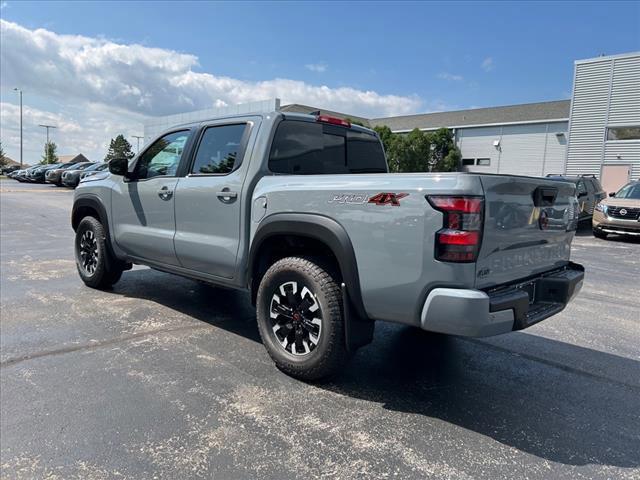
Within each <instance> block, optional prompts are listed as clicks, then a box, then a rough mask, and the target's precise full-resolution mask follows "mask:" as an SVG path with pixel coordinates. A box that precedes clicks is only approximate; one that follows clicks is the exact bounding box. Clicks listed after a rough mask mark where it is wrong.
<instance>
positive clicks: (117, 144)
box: [104, 134, 134, 162]
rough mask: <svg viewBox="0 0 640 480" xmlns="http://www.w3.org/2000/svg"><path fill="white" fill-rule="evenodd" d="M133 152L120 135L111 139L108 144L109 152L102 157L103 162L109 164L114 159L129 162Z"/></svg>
mask: <svg viewBox="0 0 640 480" xmlns="http://www.w3.org/2000/svg"><path fill="white" fill-rule="evenodd" d="M133 155H134V153H133V150H131V144H130V143H129V142H128V141H127V139H126V138H124V135H122V134H120V135H118V136H117V137H116V138H112V139H111V143H109V151H108V152H107V155H106V156H105V157H104V161H105V162H109V161H110V160H113V159H114V158H126V159H127V160H131V159H132V158H133Z"/></svg>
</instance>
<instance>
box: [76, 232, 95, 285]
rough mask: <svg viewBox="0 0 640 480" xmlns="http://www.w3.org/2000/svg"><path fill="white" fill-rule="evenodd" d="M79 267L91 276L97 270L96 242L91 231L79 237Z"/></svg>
mask: <svg viewBox="0 0 640 480" xmlns="http://www.w3.org/2000/svg"><path fill="white" fill-rule="evenodd" d="M79 250H80V251H79V252H78V253H79V254H80V266H81V267H82V269H83V270H84V272H85V273H86V274H87V275H89V276H91V275H93V274H94V273H95V271H96V269H97V268H98V260H99V258H98V242H97V240H96V236H95V234H94V233H93V231H92V230H86V231H85V232H84V233H83V234H82V237H80V246H79Z"/></svg>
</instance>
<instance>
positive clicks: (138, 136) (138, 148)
mask: <svg viewBox="0 0 640 480" xmlns="http://www.w3.org/2000/svg"><path fill="white" fill-rule="evenodd" d="M131 136H132V137H133V138H135V139H136V140H138V147H137V148H136V153H138V152H139V151H140V139H141V138H144V137H142V136H140V135H131Z"/></svg>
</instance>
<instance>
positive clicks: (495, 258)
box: [476, 175, 577, 288]
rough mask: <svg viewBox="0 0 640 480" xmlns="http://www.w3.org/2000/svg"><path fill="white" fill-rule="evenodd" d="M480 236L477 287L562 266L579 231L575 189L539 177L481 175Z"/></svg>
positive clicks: (507, 281) (523, 277)
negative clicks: (482, 227) (483, 210)
mask: <svg viewBox="0 0 640 480" xmlns="http://www.w3.org/2000/svg"><path fill="white" fill-rule="evenodd" d="M480 180H481V182H482V186H483V188H484V195H485V213H484V233H483V236H482V246H481V248H480V252H479V255H478V261H477V264H476V287H477V288H488V287H492V286H495V285H500V284H504V283H510V282H514V281H517V280H520V279H525V278H527V277H530V276H533V275H536V274H539V273H541V272H545V271H548V270H551V269H553V268H556V267H562V266H563V265H565V264H566V263H567V262H568V261H569V257H570V251H571V240H572V239H573V236H574V233H575V229H576V226H577V200H576V197H575V187H574V186H573V185H572V184H570V183H564V182H558V181H552V180H546V179H543V178H533V177H517V176H505V175H482V176H481V178H480Z"/></svg>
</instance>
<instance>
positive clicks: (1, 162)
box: [0, 142, 9, 168]
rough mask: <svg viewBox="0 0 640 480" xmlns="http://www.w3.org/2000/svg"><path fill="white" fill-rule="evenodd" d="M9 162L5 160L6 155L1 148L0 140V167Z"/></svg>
mask: <svg viewBox="0 0 640 480" xmlns="http://www.w3.org/2000/svg"><path fill="white" fill-rule="evenodd" d="M8 163H9V160H7V156H6V155H5V154H4V149H3V148H2V142H0V168H3V167H6V166H7V164H8Z"/></svg>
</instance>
